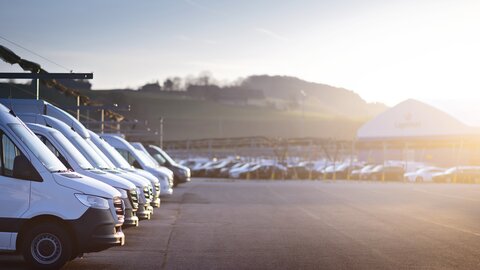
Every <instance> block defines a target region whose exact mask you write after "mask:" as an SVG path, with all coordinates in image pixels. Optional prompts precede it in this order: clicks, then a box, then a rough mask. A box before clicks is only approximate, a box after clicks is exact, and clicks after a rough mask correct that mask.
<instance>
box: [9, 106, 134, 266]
mask: <svg viewBox="0 0 480 270" xmlns="http://www.w3.org/2000/svg"><path fill="white" fill-rule="evenodd" d="M0 153H2V154H1V156H0V160H1V161H0V205H1V207H0V250H1V251H2V252H21V253H22V254H23V256H24V258H25V260H26V261H27V262H28V263H29V264H30V266H31V267H34V268H50V269H58V268H60V267H62V266H63V265H64V264H65V263H66V262H68V261H69V260H71V259H74V258H75V257H77V256H78V255H80V254H82V253H86V252H95V251H100V250H103V249H106V248H109V247H112V246H118V245H123V244H124V241H125V236H124V234H123V232H122V230H121V225H122V224H123V219H124V205H123V202H122V200H121V199H120V193H119V192H118V191H117V190H115V189H114V188H112V187H110V186H109V185H106V184H104V183H101V182H99V181H96V180H93V179H91V178H89V177H85V176H82V175H79V174H77V173H74V172H69V171H68V170H67V168H66V167H65V166H64V165H63V164H62V162H61V161H60V160H58V159H57V158H56V157H55V155H53V154H52V152H50V151H49V150H48V148H47V147H46V146H45V145H44V144H43V143H42V142H41V141H40V140H39V139H38V138H37V137H36V136H35V135H34V134H33V132H32V131H31V130H29V129H28V128H27V127H26V126H25V124H23V122H22V121H20V119H19V118H18V117H16V116H15V114H14V113H13V112H12V111H9V110H8V109H7V108H6V107H4V106H2V105H0Z"/></svg>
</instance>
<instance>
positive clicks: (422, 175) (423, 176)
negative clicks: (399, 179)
mask: <svg viewBox="0 0 480 270" xmlns="http://www.w3.org/2000/svg"><path fill="white" fill-rule="evenodd" d="M444 171H445V169H442V168H437V167H425V168H420V169H418V170H416V171H414V172H408V173H405V174H404V175H403V177H404V178H405V181H408V182H417V183H421V182H432V181H433V179H432V177H433V175H434V174H436V173H441V172H444Z"/></svg>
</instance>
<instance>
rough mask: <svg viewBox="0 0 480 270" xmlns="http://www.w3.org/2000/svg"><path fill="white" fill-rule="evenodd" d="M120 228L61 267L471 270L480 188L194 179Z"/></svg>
mask: <svg viewBox="0 0 480 270" xmlns="http://www.w3.org/2000/svg"><path fill="white" fill-rule="evenodd" d="M125 234H126V240H127V241H126V245H125V246H123V247H118V248H112V249H109V250H106V251H104V252H100V253H90V254H86V255H85V256H84V258H83V259H79V260H74V261H72V262H71V263H69V264H68V265H67V266H66V267H65V269H299V268H301V269H314V268H315V269H319V268H320V269H342V268H349V269H420V268H421V269H439V268H443V269H449V268H456V269H462V268H463V269H473V268H477V267H478V265H479V264H480V256H478V254H479V252H480V185H460V184H457V185H453V184H408V183H379V182H347V181H328V182H326V181H248V180H224V179H215V180H210V179H194V181H193V182H191V183H188V184H185V185H183V186H180V187H179V188H177V189H176V191H175V193H174V195H173V196H172V197H171V198H169V199H165V200H164V201H162V206H161V208H160V209H156V210H155V214H154V215H153V219H152V220H150V221H143V222H141V224H140V227H138V228H129V229H126V230H125ZM0 266H1V268H2V269H26V266H25V264H24V262H23V260H22V259H21V258H20V257H16V256H0Z"/></svg>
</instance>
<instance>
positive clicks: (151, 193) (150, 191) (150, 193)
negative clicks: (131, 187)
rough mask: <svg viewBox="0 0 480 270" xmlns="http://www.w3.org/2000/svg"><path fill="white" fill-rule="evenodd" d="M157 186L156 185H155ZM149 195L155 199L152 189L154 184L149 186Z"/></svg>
mask: <svg viewBox="0 0 480 270" xmlns="http://www.w3.org/2000/svg"><path fill="white" fill-rule="evenodd" d="M155 188H156V187H155ZM148 196H149V197H150V199H153V189H152V186H149V187H148Z"/></svg>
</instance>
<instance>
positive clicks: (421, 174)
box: [180, 157, 480, 183]
mask: <svg viewBox="0 0 480 270" xmlns="http://www.w3.org/2000/svg"><path fill="white" fill-rule="evenodd" d="M180 163H181V164H183V165H185V166H187V167H189V168H190V170H191V172H192V175H193V176H196V177H219V178H240V179H348V180H372V181H380V180H384V181H407V182H461V183H476V182H479V181H480V167H476V166H456V167H452V168H439V167H434V166H427V165H424V164H410V166H407V165H408V164H406V163H403V162H385V164H365V163H361V162H353V161H345V162H341V163H338V162H337V163H333V164H332V163H331V162H327V161H323V160H322V161H304V162H290V163H286V164H279V163H277V162H275V161H273V160H256V161H245V160H243V159H241V158H238V157H237V158H226V159H220V160H217V159H213V160H209V159H204V158H191V159H185V160H181V161H180ZM407 167H408V170H407V169H406V168H407Z"/></svg>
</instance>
